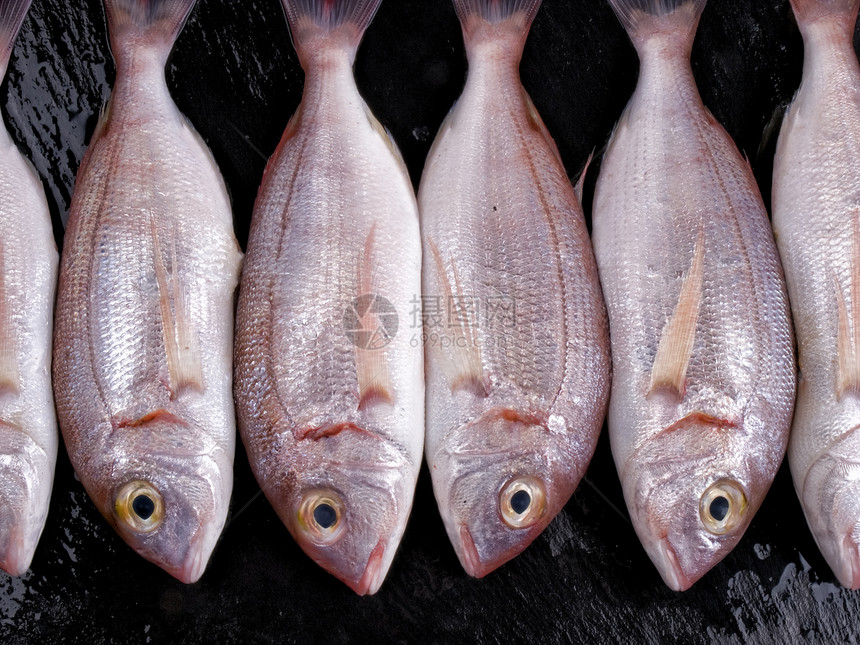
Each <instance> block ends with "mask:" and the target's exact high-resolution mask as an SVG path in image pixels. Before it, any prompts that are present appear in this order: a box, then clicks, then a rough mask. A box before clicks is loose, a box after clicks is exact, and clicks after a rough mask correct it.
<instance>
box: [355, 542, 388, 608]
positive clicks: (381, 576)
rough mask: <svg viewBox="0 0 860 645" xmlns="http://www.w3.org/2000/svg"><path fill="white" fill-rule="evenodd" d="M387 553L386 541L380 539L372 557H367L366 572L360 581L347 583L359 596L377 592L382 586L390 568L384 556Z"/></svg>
mask: <svg viewBox="0 0 860 645" xmlns="http://www.w3.org/2000/svg"><path fill="white" fill-rule="evenodd" d="M384 555H385V541H384V540H380V541H379V542H378V543H377V544H376V546H375V547H373V551H371V552H370V557H369V558H368V559H367V566H366V567H365V568H364V574H362V576H361V578H360V579H359V580H358V582H355V583H351V582H347V584H348V585H349V586H350V587H351V588H352V590H353V591H354V592H355V593H357V594H358V595H359V596H366V595H372V594H375V593H376V592H377V591H379V588H380V587H381V586H382V581H383V580H385V574H386V573H387V572H388V568H387V567H386V566H385V562H384V559H383V556H384Z"/></svg>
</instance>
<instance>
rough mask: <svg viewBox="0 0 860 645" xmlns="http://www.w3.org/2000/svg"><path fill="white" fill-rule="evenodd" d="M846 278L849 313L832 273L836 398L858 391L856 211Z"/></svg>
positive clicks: (859, 232) (859, 238)
mask: <svg viewBox="0 0 860 645" xmlns="http://www.w3.org/2000/svg"><path fill="white" fill-rule="evenodd" d="M850 281H851V284H850V287H849V295H850V297H851V310H850V312H849V310H848V307H847V306H846V303H845V295H844V293H843V291H842V287H841V286H840V284H839V279H838V278H837V277H836V274H835V273H834V274H833V282H834V286H835V289H836V304H837V311H838V330H837V340H836V345H837V354H838V370H837V384H836V397H837V399H839V400H841V399H842V398H843V397H844V396H845V394H846V393H848V392H850V393H852V394H854V395H857V394H860V222H858V214H857V213H856V212H855V214H854V218H853V226H852V233H851V270H850Z"/></svg>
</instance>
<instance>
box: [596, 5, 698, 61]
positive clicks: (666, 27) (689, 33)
mask: <svg viewBox="0 0 860 645" xmlns="http://www.w3.org/2000/svg"><path fill="white" fill-rule="evenodd" d="M706 2H707V0H609V4H610V5H612V8H613V9H614V10H615V15H617V16H618V20H620V21H621V24H622V25H624V29H625V30H627V34H628V35H629V36H630V40H632V41H633V45H634V46H635V47H636V50H637V51H641V46H642V45H643V44H644V43H645V42H647V41H648V40H649V39H650V38H651V37H652V36H654V35H656V34H661V35H672V36H674V37H676V38H678V39H679V40H680V43H679V45H680V46H681V47H683V48H685V49H684V51H685V53H686V54H687V55H689V53H690V51H691V50H692V49H693V40H694V39H695V38H696V29H697V28H698V26H699V18H700V17H701V16H702V11H703V10H704V9H705V3H706Z"/></svg>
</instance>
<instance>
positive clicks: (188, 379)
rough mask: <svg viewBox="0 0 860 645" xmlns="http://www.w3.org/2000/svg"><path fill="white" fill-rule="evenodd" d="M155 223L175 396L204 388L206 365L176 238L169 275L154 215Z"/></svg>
mask: <svg viewBox="0 0 860 645" xmlns="http://www.w3.org/2000/svg"><path fill="white" fill-rule="evenodd" d="M151 223H152V246H153V253H154V255H155V258H154V260H155V279H156V283H157V285H158V303H159V307H160V309H161V325H162V332H163V338H164V349H165V352H166V353H167V371H168V378H169V380H170V398H171V399H175V398H176V397H178V396H179V395H180V394H181V393H182V392H183V391H185V390H195V391H197V392H203V390H204V386H203V366H202V363H201V357H200V346H199V343H198V341H197V334H196V333H195V332H194V329H193V326H192V324H191V320H190V318H189V315H188V300H187V297H186V294H185V290H184V288H183V286H182V282H181V280H180V277H179V271H178V268H177V260H176V242H175V239H174V240H173V241H172V243H171V254H170V256H171V273H170V275H169V277H168V273H167V269H166V268H165V266H164V256H163V255H162V251H161V244H160V242H159V239H158V230H157V228H156V225H155V220H154V219H152V220H151Z"/></svg>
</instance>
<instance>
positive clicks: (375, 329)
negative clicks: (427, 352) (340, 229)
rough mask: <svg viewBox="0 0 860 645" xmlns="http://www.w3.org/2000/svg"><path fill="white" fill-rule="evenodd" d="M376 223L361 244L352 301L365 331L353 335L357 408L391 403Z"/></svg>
mask: <svg viewBox="0 0 860 645" xmlns="http://www.w3.org/2000/svg"><path fill="white" fill-rule="evenodd" d="M375 243H376V224H375V223H374V224H373V226H371V227H370V232H369V233H368V234H367V238H366V240H365V243H364V249H363V250H362V253H361V257H360V258H359V262H358V287H359V292H360V293H359V296H358V299H357V300H356V302H355V307H356V314H357V315H358V320H359V321H360V323H361V329H362V330H365V333H363V334H361V335H358V336H357V337H356V341H357V342H356V343H355V372H356V377H357V379H358V409H359V410H363V409H365V408H367V407H368V406H370V405H373V404H376V403H388V404H391V403H393V401H394V396H393V394H392V392H393V390H392V387H391V376H390V374H389V372H388V361H387V359H386V347H387V346H388V344H389V342H390V341H391V338H390V337H389V336H388V332H387V329H388V326H387V325H386V324H384V323H385V320H384V318H385V317H386V316H390V315H391V313H389V312H387V311H386V310H385V308H386V301H384V300H383V299H382V298H381V296H380V294H379V293H378V288H377V284H378V283H377V280H376V277H377V274H376V264H375V255H374V245H375Z"/></svg>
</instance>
